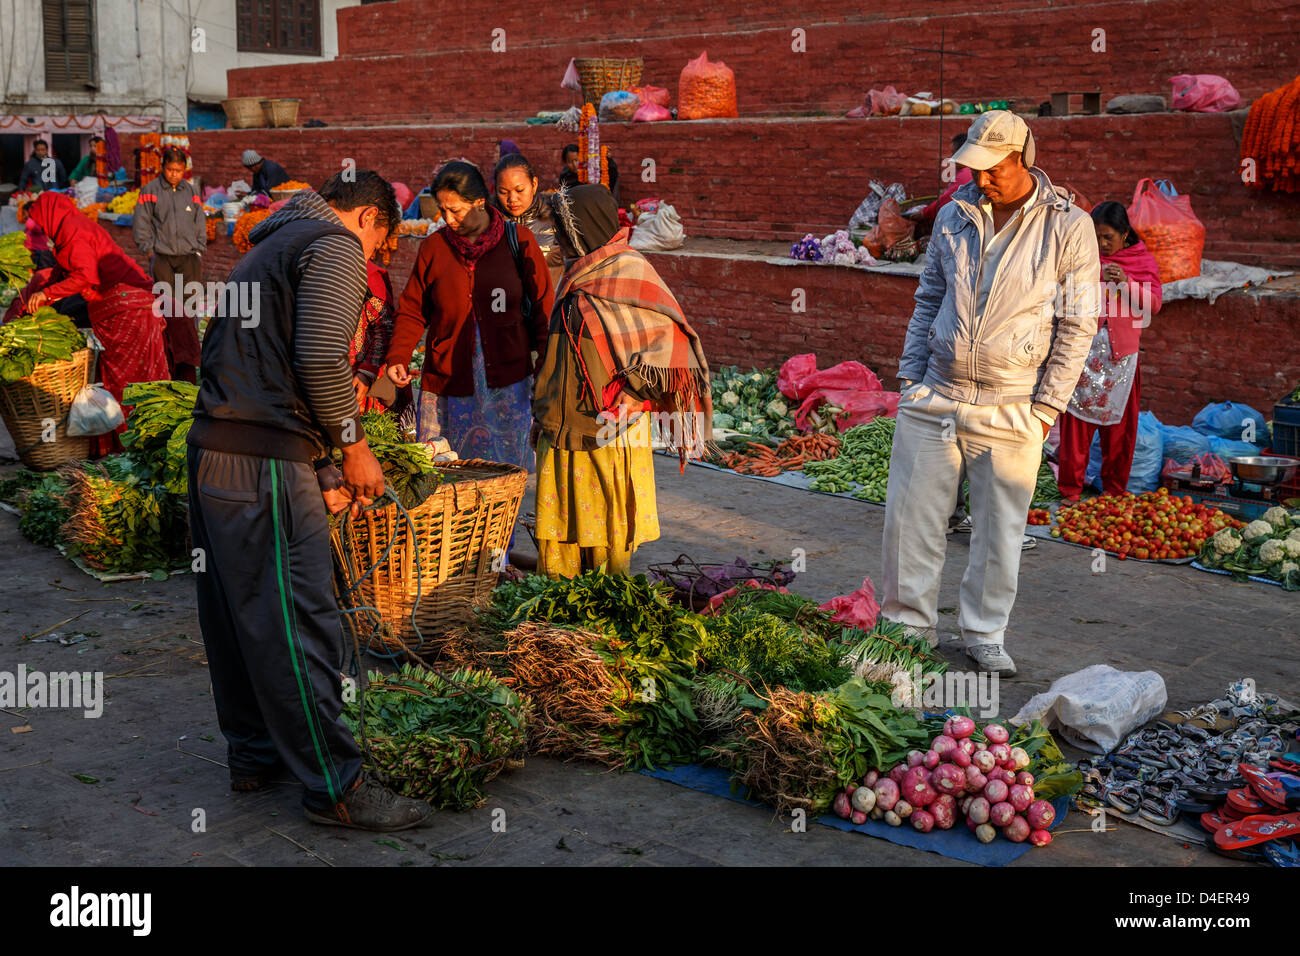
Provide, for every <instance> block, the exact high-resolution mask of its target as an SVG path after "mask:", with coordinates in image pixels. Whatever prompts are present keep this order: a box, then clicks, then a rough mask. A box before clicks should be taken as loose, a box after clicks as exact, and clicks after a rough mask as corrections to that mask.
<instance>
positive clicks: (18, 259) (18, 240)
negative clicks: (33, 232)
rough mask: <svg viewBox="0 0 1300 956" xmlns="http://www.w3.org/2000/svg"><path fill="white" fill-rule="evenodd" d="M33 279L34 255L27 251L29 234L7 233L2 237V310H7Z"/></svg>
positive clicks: (0, 300) (0, 302)
mask: <svg viewBox="0 0 1300 956" xmlns="http://www.w3.org/2000/svg"><path fill="white" fill-rule="evenodd" d="M31 278H32V254H31V253H30V252H28V251H27V234H26V233H24V232H21V231H20V232H6V233H5V234H4V235H2V236H0V309H7V308H8V307H9V304H10V303H11V302H13V300H14V299H15V298H17V296H18V293H19V292H21V291H22V290H23V289H24V288H26V286H27V283H28V282H30V281H31Z"/></svg>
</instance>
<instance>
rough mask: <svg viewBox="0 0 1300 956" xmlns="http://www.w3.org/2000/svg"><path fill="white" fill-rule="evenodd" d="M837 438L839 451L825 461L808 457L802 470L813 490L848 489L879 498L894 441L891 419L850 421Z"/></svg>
mask: <svg viewBox="0 0 1300 956" xmlns="http://www.w3.org/2000/svg"><path fill="white" fill-rule="evenodd" d="M840 439H841V441H842V444H841V446H840V453H839V455H838V456H837V457H835V458H832V459H830V460H829V461H810V462H808V463H807V464H805V465H804V467H803V470H804V474H806V475H808V476H809V477H810V478H812V482H811V483H810V484H809V487H810V488H812V490H813V491H825V492H831V493H837V492H838V493H843V492H851V493H852V494H853V497H854V498H861V499H863V500H865V501H877V502H883V501H884V500H885V491H886V489H888V487H889V452H890V449H891V448H892V447H893V444H894V419H892V418H885V417H883V416H882V417H880V418H877V419H875V420H874V421H871V422H868V423H867V424H865V425H854V426H853V427H852V428H850V429H849V430H848V431H846V432H844V433H843V434H842V435H841V436H840Z"/></svg>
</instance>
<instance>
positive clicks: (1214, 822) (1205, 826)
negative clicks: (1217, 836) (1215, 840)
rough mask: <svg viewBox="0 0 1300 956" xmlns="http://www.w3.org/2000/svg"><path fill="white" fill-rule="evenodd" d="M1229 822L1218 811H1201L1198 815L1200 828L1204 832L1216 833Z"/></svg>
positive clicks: (1229, 821)
mask: <svg viewBox="0 0 1300 956" xmlns="http://www.w3.org/2000/svg"><path fill="white" fill-rule="evenodd" d="M1231 822H1232V821H1231V820H1225V819H1224V818H1223V817H1222V816H1220V815H1219V814H1218V813H1202V814H1201V816H1200V824H1201V829H1202V830H1204V831H1205V832H1206V833H1218V832H1219V831H1220V830H1222V829H1223V828H1224V827H1226V826H1227V825H1228V824H1229V823H1231Z"/></svg>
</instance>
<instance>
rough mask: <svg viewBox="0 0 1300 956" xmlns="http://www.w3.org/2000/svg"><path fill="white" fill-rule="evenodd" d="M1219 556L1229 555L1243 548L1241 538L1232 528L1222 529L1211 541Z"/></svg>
mask: <svg viewBox="0 0 1300 956" xmlns="http://www.w3.org/2000/svg"><path fill="white" fill-rule="evenodd" d="M1210 541H1211V543H1213V545H1214V553H1215V554H1217V555H1221V556H1222V555H1229V554H1232V553H1233V552H1234V551H1236V550H1237V549H1238V548H1240V547H1241V536H1240V535H1238V534H1237V532H1236V531H1235V530H1234V529H1232V528H1221V529H1219V530H1218V531H1216V532H1215V533H1214V537H1213V538H1211V539H1210Z"/></svg>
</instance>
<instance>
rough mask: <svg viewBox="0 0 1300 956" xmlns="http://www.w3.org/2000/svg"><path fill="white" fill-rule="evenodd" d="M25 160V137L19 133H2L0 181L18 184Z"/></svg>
mask: <svg viewBox="0 0 1300 956" xmlns="http://www.w3.org/2000/svg"><path fill="white" fill-rule="evenodd" d="M25 162H27V156H26V155H24V153H23V137H22V136H20V135H19V134H17V133H5V134H3V135H0V183H13V184H16V183H17V182H18V176H19V174H21V173H22V171H23V163H25Z"/></svg>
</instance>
